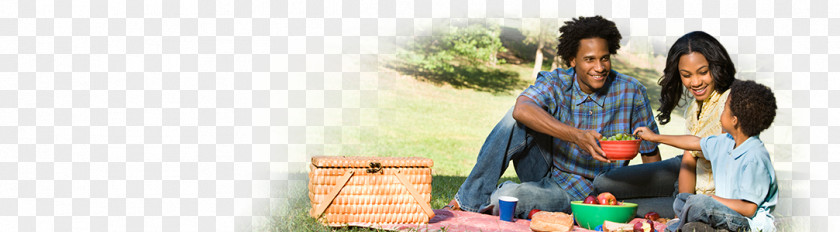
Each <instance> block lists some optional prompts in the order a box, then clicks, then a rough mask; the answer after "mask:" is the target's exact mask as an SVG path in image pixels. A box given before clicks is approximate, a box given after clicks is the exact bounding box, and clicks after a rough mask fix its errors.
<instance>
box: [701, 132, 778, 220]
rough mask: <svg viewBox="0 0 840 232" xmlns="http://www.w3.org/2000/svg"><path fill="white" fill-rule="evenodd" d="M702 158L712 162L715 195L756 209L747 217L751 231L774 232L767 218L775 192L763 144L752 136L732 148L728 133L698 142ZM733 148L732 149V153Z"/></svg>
mask: <svg viewBox="0 0 840 232" xmlns="http://www.w3.org/2000/svg"><path fill="white" fill-rule="evenodd" d="M700 147H701V148H702V149H703V155H704V156H706V159H708V160H709V161H711V162H712V170H714V177H715V195H717V196H719V197H722V198H729V199H741V200H745V201H749V202H752V203H755V204H756V205H758V209H756V211H755V215H753V216H752V217H748V219H749V222H750V227H751V228H752V229H753V230H761V231H775V226H774V224H773V221H774V218H773V215H772V214H771V213H772V212H773V208H775V207H776V202H777V200H778V195H779V188H778V185H777V184H776V171H775V170H774V169H773V163H772V162H771V161H770V153H768V152H767V149H765V148H764V143H763V142H761V140H760V139H759V138H758V136H753V137H750V138H748V139H747V140H746V141H744V143H743V144H741V145H740V146H738V147H737V148H735V140H734V139H733V138H732V135H730V134H729V133H726V134H721V135H714V136H709V137H705V138H703V139H702V140H700ZM733 148H734V149H733Z"/></svg>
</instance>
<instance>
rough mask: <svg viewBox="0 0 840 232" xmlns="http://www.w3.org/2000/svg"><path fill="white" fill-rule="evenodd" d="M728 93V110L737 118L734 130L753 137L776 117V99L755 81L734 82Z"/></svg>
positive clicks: (771, 92)
mask: <svg viewBox="0 0 840 232" xmlns="http://www.w3.org/2000/svg"><path fill="white" fill-rule="evenodd" d="M730 88H731V90H730V91H729V101H730V102H729V110H731V111H732V115H733V116H735V117H737V118H738V124H736V125H735V128H736V129H738V128H740V130H741V132H743V133H744V134H745V135H747V136H750V137H752V136H755V135H758V134H759V133H761V132H762V131H764V130H765V129H767V128H769V127H770V124H771V123H773V119H774V118H775V117H776V97H775V96H774V95H773V91H771V90H770V88H768V87H767V86H764V85H762V84H759V83H756V82H755V81H750V80H748V81H743V80H735V82H733V83H732V86H731V87H730Z"/></svg>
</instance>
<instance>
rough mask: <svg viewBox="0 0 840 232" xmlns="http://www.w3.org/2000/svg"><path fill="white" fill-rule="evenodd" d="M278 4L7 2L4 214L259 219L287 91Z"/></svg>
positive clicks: (167, 222)
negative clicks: (279, 50)
mask: <svg viewBox="0 0 840 232" xmlns="http://www.w3.org/2000/svg"><path fill="white" fill-rule="evenodd" d="M270 6H271V5H270V4H269V2H267V1H236V2H234V1H180V2H179V1H145V2H144V1H105V0H92V1H72V2H71V1H58V2H51V1H39V2H36V1H2V2H0V134H1V135H0V154H2V155H0V185H2V186H3V187H2V188H0V205H2V207H0V224H2V225H3V227H4V230H10V231H35V230H38V231H52V230H54V231H67V230H74V231H125V230H131V231H144V230H145V231H216V230H220V231H232V230H250V229H259V227H258V226H259V225H261V223H262V222H263V221H266V219H267V217H268V216H269V214H270V212H269V203H270V199H271V195H270V180H271V178H272V176H271V166H270V165H271V161H274V159H277V158H276V156H277V155H280V154H283V153H285V152H286V148H285V147H283V146H280V147H278V146H272V144H285V143H286V141H280V140H281V138H284V137H285V131H279V130H277V129H276V128H275V127H273V126H275V125H277V126H279V125H285V124H286V120H283V121H282V122H280V121H279V120H278V119H285V117H286V115H287V114H286V110H285V109H286V108H287V106H288V105H289V100H288V96H287V92H286V91H285V89H286V88H285V86H287V85H288V83H287V78H285V77H284V76H285V75H286V74H285V71H286V70H285V66H286V65H285V63H286V62H287V61H286V60H287V59H286V55H285V54H284V55H275V54H273V53H272V46H276V47H283V48H284V49H285V47H286V42H285V41H283V42H280V41H272V39H276V38H275V37H272V35H280V34H283V33H285V32H283V31H281V29H279V28H284V29H282V30H285V21H284V22H283V23H282V24H284V26H279V25H280V24H281V23H280V22H272V21H273V20H274V19H272V18H271V16H272V14H279V13H276V12H278V11H280V10H282V11H286V8H285V7H283V8H279V7H277V8H272V7H270ZM275 7H276V6H275ZM272 23H273V24H272ZM272 25H274V26H273V27H272ZM281 61H282V63H284V64H283V65H279V64H278V63H281ZM272 63H274V64H272ZM276 89H283V90H276ZM281 132H282V133H283V136H281V135H280V134H281ZM283 161H286V160H285V159H284V160H283Z"/></svg>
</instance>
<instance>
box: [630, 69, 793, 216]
mask: <svg viewBox="0 0 840 232" xmlns="http://www.w3.org/2000/svg"><path fill="white" fill-rule="evenodd" d="M775 116H776V98H775V97H774V96H773V92H772V91H770V89H769V88H767V87H766V86H764V85H761V84H758V83H755V82H753V81H737V80H736V81H735V82H734V83H733V84H732V87H731V91H730V95H729V98H728V99H727V100H726V105H725V108H724V110H723V113H722V114H721V116H720V124H721V127H723V130H724V131H725V132H727V133H725V134H721V135H714V136H709V137H705V138H702V139H701V138H700V137H696V136H693V135H658V134H656V133H654V132H652V131H651V130H650V129H648V128H646V127H640V128H637V129H636V130H635V131H634V134H636V135H637V136H638V137H640V138H642V139H644V140H648V141H653V142H659V143H664V144H668V145H671V146H674V147H677V148H681V149H685V150H695V151H698V150H702V151H703V154H704V155H705V156H706V157H705V158H706V159H708V160H709V161H711V162H712V169H713V170H714V178H715V189H716V192H715V194H716V195H695V194H691V193H680V194H679V195H677V199H676V200H675V201H674V212H675V213H676V214H677V216H678V217H679V221H678V222H677V223H673V224H670V223H669V226H668V228H667V229H668V230H669V231H678V229H682V230H688V228H689V227H691V228H696V229H702V228H706V229H711V228H714V229H726V230H730V231H751V230H753V231H759V230H760V231H764V232H770V231H775V230H776V228H775V226H774V224H773V221H774V218H773V215H771V213H772V212H773V208H775V206H776V202H777V199H778V193H779V189H778V186H777V184H776V172H775V171H774V169H773V164H772V162H771V161H770V154H769V153H767V149H765V148H764V143H762V142H761V140H760V139H759V138H758V134H759V133H760V132H761V131H763V130H765V129H767V128H768V127H770V124H771V123H773V118H775ZM684 226H685V227H684ZM709 227H711V228H709ZM698 231H702V230H698Z"/></svg>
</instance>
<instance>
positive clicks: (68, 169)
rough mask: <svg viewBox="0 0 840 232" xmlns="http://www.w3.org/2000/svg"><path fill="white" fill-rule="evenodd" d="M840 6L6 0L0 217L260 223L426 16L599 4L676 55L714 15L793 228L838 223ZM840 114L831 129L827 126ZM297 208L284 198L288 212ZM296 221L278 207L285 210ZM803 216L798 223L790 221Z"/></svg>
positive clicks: (370, 94)
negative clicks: (754, 93)
mask: <svg viewBox="0 0 840 232" xmlns="http://www.w3.org/2000/svg"><path fill="white" fill-rule="evenodd" d="M830 12H840V3H837V2H836V1H828V0H816V1H806V2H793V1H787V0H776V1H772V2H770V3H768V2H766V1H722V0H720V1H685V2H681V1H664V0H653V1H617V0H607V1H577V2H557V1H514V0H491V1H486V2H481V1H452V2H449V1H400V2H392V1H375V0H355V1H352V0H351V1H339V0H330V1H321V0H315V1H282V0H281V1H269V0H237V1H233V0H210V1H197V0H186V1H106V0H90V1H84V0H83V1H59V2H49V1H37V2H36V1H0V186H3V187H2V188H0V205H2V206H3V207H0V224H2V225H4V228H6V229H8V230H11V231H33V230H36V229H37V230H61V231H64V230H68V228H69V229H71V230H75V231H122V230H132V231H134V230H148V231H159V230H164V231H198V230H201V231H215V230H219V231H230V230H259V229H260V228H261V227H260V225H263V224H264V223H266V222H267V220H266V216H269V215H271V212H270V210H278V209H275V208H272V207H273V206H276V205H279V204H278V203H279V202H282V201H283V200H284V199H283V198H282V194H281V193H282V192H283V191H284V190H287V189H288V187H287V186H291V185H292V184H293V183H297V182H301V181H303V180H304V179H302V178H304V177H302V176H300V175H294V173H299V172H303V171H306V165H307V161H308V159H309V157H311V156H314V155H332V154H341V152H342V151H344V150H357V149H358V148H359V147H360V146H359V145H360V144H362V143H365V142H367V141H366V138H365V137H364V136H363V135H362V133H361V132H362V131H367V130H370V129H371V128H374V127H375V126H376V125H377V124H378V123H380V121H382V122H386V121H387V120H392V119H388V118H383V117H381V116H379V114H378V112H377V111H376V109H377V107H383V106H382V105H380V104H379V102H382V101H383V100H385V99H380V98H378V96H379V95H378V92H379V91H387V90H388V89H389V86H390V85H392V84H393V81H394V79H395V75H396V74H395V73H393V72H391V71H389V70H387V69H382V68H380V64H381V63H383V60H384V59H387V58H390V57H391V56H392V55H393V54H394V53H395V52H396V49H397V45H400V44H405V43H407V42H410V41H411V40H413V38H414V37H415V36H423V35H427V34H426V33H427V32H428V30H427V29H428V28H431V27H439V26H445V25H466V24H469V23H476V22H492V23H499V24H502V25H506V26H514V27H516V26H521V25H522V23H523V19H549V20H550V19H556V20H560V21H564V20H566V19H569V18H571V17H576V16H581V15H593V14H600V15H604V16H605V17H607V18H610V19H612V20H614V21H615V22H616V23H617V24H618V27H619V29H620V30H621V32H622V35H624V37H625V39H624V40H623V41H622V42H623V43H624V47H623V48H624V49H631V48H634V46H631V44H633V45H636V44H641V45H644V46H639V47H642V48H645V49H649V50H650V52H652V53H654V54H664V53H665V52H667V49H668V48H669V46H670V44H672V43H673V42H674V41H675V40H676V38H678V37H679V36H681V35H683V34H685V33H687V32H689V31H694V30H704V31H706V32H709V33H710V34H712V35H714V36H716V37H717V38H719V39H720V41H721V42H722V43H723V44H724V46H725V47H726V48H727V49H728V51H729V53H730V55H731V56H732V58H733V59H734V60H735V62H736V65H737V68H738V78H741V79H752V80H756V81H758V82H759V83H763V84H765V85H768V86H770V87H771V88H772V89H773V90H774V92H775V93H776V96H777V101H778V105H779V111H778V115H777V118H776V121H775V123H774V125H773V127H772V128H771V129H770V130H768V131H766V132H764V133H763V134H762V140H764V142H765V144H766V146H767V148H768V150H770V152H771V154H772V155H773V160H774V165H775V167H776V169H777V175H778V179H779V184H780V188H781V189H780V193H781V195H780V199H779V200H780V202H779V205H778V207H777V208H776V212H777V214H778V215H779V216H780V218H783V219H784V222H790V223H791V224H795V226H796V227H794V226H789V227H780V229H785V228H786V229H787V230H798V229H799V228H807V229H805V230H811V231H825V230H828V229H832V228H840V224H838V222H840V220H837V219H838V217H840V196H838V195H837V194H836V192H838V191H837V190H838V189H837V188H838V187H837V186H840V184H838V182H837V181H840V171H838V170H840V160H838V158H836V157H835V156H832V155H830V154H832V153H830V152H831V151H834V150H837V149H838V148H840V147H838V144H840V139H838V138H840V137H838V136H833V134H831V133H830V132H831V131H836V130H837V129H840V123H838V122H837V120H833V119H835V118H838V117H840V110H838V109H840V103H837V101H830V100H829V99H837V98H838V97H840V81H838V80H837V79H836V78H830V77H831V76H833V75H835V74H837V73H838V72H840V68H838V67H840V66H837V65H830V64H834V63H838V62H840V29H838V28H840V18H837V16H836V15H833V14H829V13H830ZM832 129H833V130H832ZM279 210H283V209H279ZM281 223H282V222H281ZM794 228H796V229H794Z"/></svg>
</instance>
